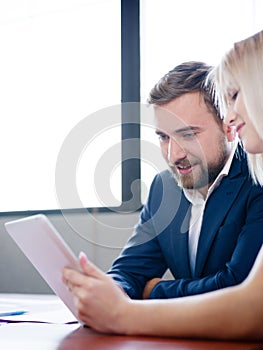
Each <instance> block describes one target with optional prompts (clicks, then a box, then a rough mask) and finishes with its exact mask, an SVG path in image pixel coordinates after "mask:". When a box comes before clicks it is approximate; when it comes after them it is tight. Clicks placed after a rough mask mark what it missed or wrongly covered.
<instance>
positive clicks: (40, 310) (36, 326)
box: [0, 294, 263, 350]
mask: <svg viewBox="0 0 263 350" xmlns="http://www.w3.org/2000/svg"><path fill="white" fill-rule="evenodd" d="M4 301H6V302H15V303H17V302H19V303H24V305H25V306H26V307H27V308H28V310H29V312H28V316H27V315H25V316H18V317H14V318H12V320H11V321H10V320H9V321H8V322H7V320H6V321H5V322H0V350H18V349H23V350H24V349H26V350H82V349H83V350H84V349H85V350H86V349H88V350H90V349H92V350H155V349H156V350H157V349H158V350H167V349H173V350H174V349H175V350H176V349H180V350H192V349H200V350H206V349H209V350H224V349H225V350H234V349H240V350H260V349H263V342H261V343H259V342H243V341H242V342H227V341H209V340H191V339H175V338H158V337H139V336H138V337H137V336H136V337H135V336H133V337H130V336H123V335H121V336H118V335H107V334H99V333H97V332H95V331H93V330H91V329H90V328H87V327H83V326H81V325H80V324H79V323H77V322H75V323H70V324H66V323H65V322H72V314H71V313H70V314H68V309H67V308H66V307H65V305H64V304H63V303H62V302H61V301H60V300H59V299H58V297H56V296H55V295H16V294H15V295H12V294H0V302H2V303H3V302H4ZM65 312H66V313H65ZM74 321H76V319H75V318H74V317H73V322H74Z"/></svg>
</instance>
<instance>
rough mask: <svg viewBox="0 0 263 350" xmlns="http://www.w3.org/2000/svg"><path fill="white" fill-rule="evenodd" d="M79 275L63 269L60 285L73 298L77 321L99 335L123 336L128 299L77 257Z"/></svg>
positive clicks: (98, 270)
mask: <svg viewBox="0 0 263 350" xmlns="http://www.w3.org/2000/svg"><path fill="white" fill-rule="evenodd" d="M79 263H80V267H81V270H82V271H81V272H80V271H76V270H73V269H70V268H64V269H63V278H62V279H63V282H64V283H65V284H66V285H67V286H68V288H69V290H70V291H71V292H72V294H73V298H74V300H75V304H76V307H77V312H78V317H79V319H80V321H82V322H84V323H85V324H87V325H89V326H90V327H92V328H93V329H95V330H97V331H100V332H107V333H108V332H109V333H119V332H121V333H126V331H125V327H126V325H128V317H129V316H128V314H129V312H128V308H129V304H130V299H129V297H128V296H127V295H126V294H125V293H124V292H123V291H122V289H121V288H120V287H119V286H117V285H116V283H115V282H114V280H113V279H112V278H111V277H110V276H108V275H106V274H105V273H104V272H102V271H101V270H100V269H98V268H97V267H96V266H95V265H94V264H92V263H91V262H89V261H88V260H87V257H86V255H85V254H84V253H80V256H79Z"/></svg>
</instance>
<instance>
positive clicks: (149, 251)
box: [108, 172, 180, 299]
mask: <svg viewBox="0 0 263 350" xmlns="http://www.w3.org/2000/svg"><path fill="white" fill-rule="evenodd" d="M164 183H165V185H164ZM174 187H175V182H174V180H173V179H172V181H171V174H170V173H169V172H164V174H162V173H161V174H158V175H157V176H156V177H155V179H154V180H153V183H152V185H151V188H150V192H149V196H148V199H147V202H146V204H145V206H144V207H143V209H142V211H141V215H140V220H139V223H138V224H137V225H136V227H135V229H134V233H133V235H132V236H131V238H130V239H129V241H128V242H127V244H126V246H125V248H124V250H123V251H122V253H121V254H120V256H119V257H118V258H117V259H116V261H115V262H114V263H113V265H112V268H111V269H110V271H108V274H109V275H111V276H112V277H113V278H114V280H115V281H116V282H117V283H118V284H119V285H120V286H121V287H122V288H123V289H124V291H125V292H126V293H127V294H128V295H129V296H130V297H131V298H133V299H141V298H142V292H143V290H144V287H145V284H146V282H147V281H149V280H151V279H152V278H155V277H159V278H161V277H162V276H163V274H164V273H165V271H166V270H167V268H168V266H167V261H166V256H165V254H164V253H163V251H162V249H161V247H160V244H159V236H160V235H162V232H163V231H164V230H165V228H166V227H167V226H169V223H170V222H171V221H172V220H173V217H174V213H176V212H177V208H178V206H179V202H180V196H177V194H176V193H175V195H174V197H176V198H178V203H176V204H175V205H174V206H172V210H170V207H171V206H170V207H169V208H168V209H167V208H166V205H167V203H166V204H165V207H164V205H163V204H164V202H163V203H162V199H163V198H167V193H165V191H167V192H168V193H169V194H170V193H171V190H174Z"/></svg>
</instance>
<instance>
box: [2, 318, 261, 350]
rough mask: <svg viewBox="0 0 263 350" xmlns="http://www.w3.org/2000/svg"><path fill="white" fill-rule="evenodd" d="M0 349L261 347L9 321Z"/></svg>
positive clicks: (250, 349)
mask: <svg viewBox="0 0 263 350" xmlns="http://www.w3.org/2000/svg"><path fill="white" fill-rule="evenodd" d="M0 349H1V350H17V349H27V350H55V349H56V350H81V349H85V350H86V349H92V350H155V349H156V350H157V349H158V350H168V349H173V350H176V349H180V350H192V349H200V350H206V349H209V350H217V349H218V350H224V349H226V350H234V349H240V350H260V349H263V343H256V342H226V341H208V340H190V339H173V338H155V337H130V336H117V335H104V334H99V333H96V332H94V331H92V330H91V329H89V328H86V327H82V326H79V325H77V324H74V325H72V324H71V325H66V324H64V325H63V324H60V325H58V324H44V323H27V322H25V323H9V324H5V325H1V326H0Z"/></svg>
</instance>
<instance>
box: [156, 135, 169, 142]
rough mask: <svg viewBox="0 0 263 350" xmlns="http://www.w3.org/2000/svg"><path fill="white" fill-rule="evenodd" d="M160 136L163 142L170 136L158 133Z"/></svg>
mask: <svg viewBox="0 0 263 350" xmlns="http://www.w3.org/2000/svg"><path fill="white" fill-rule="evenodd" d="M158 136H159V140H160V141H161V142H163V141H166V140H168V139H169V137H168V136H167V135H158Z"/></svg>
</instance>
